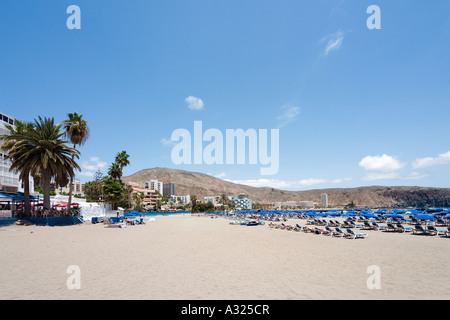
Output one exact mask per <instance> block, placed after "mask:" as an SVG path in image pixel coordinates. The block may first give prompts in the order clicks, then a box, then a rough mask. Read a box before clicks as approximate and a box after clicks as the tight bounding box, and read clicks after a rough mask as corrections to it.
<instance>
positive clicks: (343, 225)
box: [342, 220, 355, 228]
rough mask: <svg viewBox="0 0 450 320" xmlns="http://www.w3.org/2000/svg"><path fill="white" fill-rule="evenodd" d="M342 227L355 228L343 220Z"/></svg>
mask: <svg viewBox="0 0 450 320" xmlns="http://www.w3.org/2000/svg"><path fill="white" fill-rule="evenodd" d="M342 227H344V228H354V227H355V226H354V225H352V224H350V222H348V221H347V220H344V222H343V223H342Z"/></svg>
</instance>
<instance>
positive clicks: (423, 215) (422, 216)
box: [415, 214, 436, 220]
mask: <svg viewBox="0 0 450 320" xmlns="http://www.w3.org/2000/svg"><path fill="white" fill-rule="evenodd" d="M415 217H416V218H418V219H424V220H436V217H433V216H430V215H429V214H418V215H416V216H415Z"/></svg>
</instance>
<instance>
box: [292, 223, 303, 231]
mask: <svg viewBox="0 0 450 320" xmlns="http://www.w3.org/2000/svg"><path fill="white" fill-rule="evenodd" d="M295 227H296V229H294V230H295V231H302V230H303V227H302V226H300V225H298V223H296V224H295Z"/></svg>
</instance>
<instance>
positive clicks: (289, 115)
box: [276, 105, 300, 128]
mask: <svg viewBox="0 0 450 320" xmlns="http://www.w3.org/2000/svg"><path fill="white" fill-rule="evenodd" d="M281 109H282V110H283V113H282V114H280V115H279V116H278V117H277V118H276V120H277V127H278V128H281V127H284V126H286V125H288V124H289V123H291V122H293V121H295V120H296V119H297V116H298V115H299V114H300V107H297V106H290V105H286V106H283V107H281Z"/></svg>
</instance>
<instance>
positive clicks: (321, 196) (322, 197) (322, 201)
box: [320, 193, 328, 208]
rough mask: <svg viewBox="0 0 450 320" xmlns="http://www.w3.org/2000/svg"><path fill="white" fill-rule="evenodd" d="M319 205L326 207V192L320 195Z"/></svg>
mask: <svg viewBox="0 0 450 320" xmlns="http://www.w3.org/2000/svg"><path fill="white" fill-rule="evenodd" d="M320 205H321V206H322V207H324V208H326V207H328V195H327V194H326V193H322V194H321V195H320Z"/></svg>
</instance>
